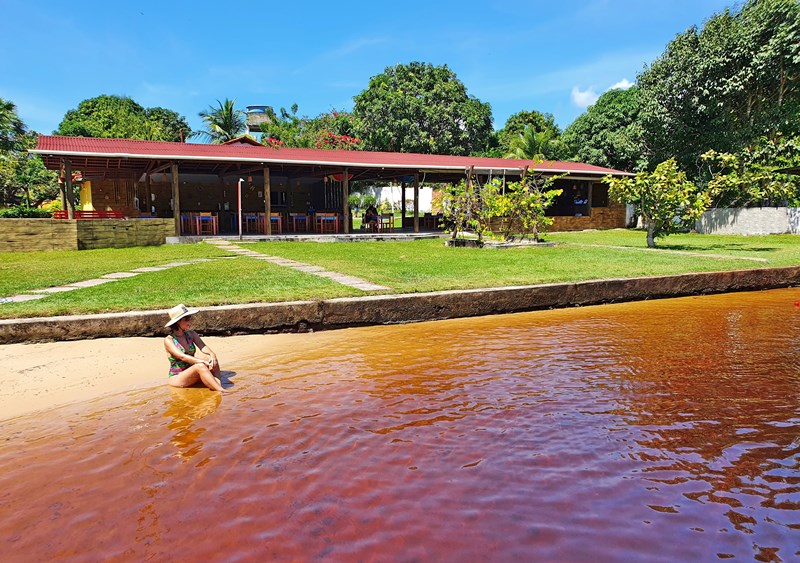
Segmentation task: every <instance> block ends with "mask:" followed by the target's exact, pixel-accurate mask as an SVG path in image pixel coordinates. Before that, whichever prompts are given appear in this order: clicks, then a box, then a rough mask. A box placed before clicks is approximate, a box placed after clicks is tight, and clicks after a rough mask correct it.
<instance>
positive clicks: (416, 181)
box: [414, 173, 419, 233]
mask: <svg viewBox="0 0 800 563" xmlns="http://www.w3.org/2000/svg"><path fill="white" fill-rule="evenodd" d="M414 232H415V233H418V232H419V174H418V173H415V174H414Z"/></svg>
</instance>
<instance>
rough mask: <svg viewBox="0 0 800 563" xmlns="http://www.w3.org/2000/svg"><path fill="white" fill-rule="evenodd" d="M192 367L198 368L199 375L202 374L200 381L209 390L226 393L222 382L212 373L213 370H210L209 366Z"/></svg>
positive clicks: (198, 365) (197, 365)
mask: <svg viewBox="0 0 800 563" xmlns="http://www.w3.org/2000/svg"><path fill="white" fill-rule="evenodd" d="M192 367H197V368H199V369H198V373H199V374H200V379H201V380H202V382H203V383H204V384H205V386H206V387H208V388H209V389H213V390H214V391H224V390H225V389H224V388H223V387H222V382H220V380H219V379H218V378H217V377H215V376H214V374H213V373H211V370H210V369H208V366H207V365H205V364H195V365H194V366H192Z"/></svg>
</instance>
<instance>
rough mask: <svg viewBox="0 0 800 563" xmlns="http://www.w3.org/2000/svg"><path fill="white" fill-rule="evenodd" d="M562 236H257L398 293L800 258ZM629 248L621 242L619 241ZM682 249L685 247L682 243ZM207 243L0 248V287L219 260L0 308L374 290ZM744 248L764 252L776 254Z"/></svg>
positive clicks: (681, 240) (109, 307) (286, 253)
mask: <svg viewBox="0 0 800 563" xmlns="http://www.w3.org/2000/svg"><path fill="white" fill-rule="evenodd" d="M547 240H548V241H551V242H557V243H558V244H557V245H556V246H552V247H550V246H538V247H523V248H503V249H491V248H484V249H468V248H446V247H445V246H444V242H443V241H442V240H441V239H426V240H416V241H403V242H356V243H326V244H320V243H311V242H271V243H250V244H246V247H247V248H249V249H252V250H255V251H257V252H261V253H263V254H268V255H272V256H282V257H286V258H291V259H294V260H298V261H300V262H305V263H308V264H314V265H318V266H322V267H324V268H326V269H329V270H333V271H337V272H340V273H343V274H349V275H354V276H358V277H360V278H363V279H365V280H368V281H371V282H374V283H377V284H380V285H384V286H387V287H390V288H391V290H389V292H390V293H400V292H424V291H434V290H444V289H458V288H479V287H499V286H510V285H526V284H536V283H548V282H563V281H580V280H589V279H601V278H619V277H637V276H653V275H668V274H678V273H686V272H705V271H716V270H733V269H746V268H763V267H769V266H786V265H800V244H798V243H800V236H796V235H779V236H759V237H738V236H710V235H696V234H686V235H673V236H670V237H668V238H667V239H664V240H662V241H659V244H660V247H661V248H659V249H656V250H647V249H646V243H645V235H644V233H643V232H641V231H627V230H614V231H591V232H588V231H587V232H580V233H553V234H551V235H548V236H547ZM620 247H621V248H620ZM673 251H679V252H673ZM226 254H227V253H226V252H225V251H222V250H220V249H218V248H217V247H215V246H213V245H209V244H194V245H174V246H161V247H146V248H129V249H106V250H94V251H64V252H37V253H0V297H2V296H8V295H14V294H17V293H23V292H25V291H26V290H31V289H37V288H45V287H49V286H54V285H60V284H64V283H69V282H74V281H80V280H84V279H89V278H95V277H98V276H100V275H102V274H106V273H111V272H120V271H128V270H131V269H134V268H138V267H142V266H156V265H161V264H166V263H169V262H174V261H180V260H187V259H192V258H212V259H213V260H211V261H210V262H203V263H198V264H193V265H190V266H181V267H177V268H172V269H169V270H165V271H162V272H150V273H144V274H140V275H139V276H136V277H133V278H127V279H123V280H119V281H115V282H112V283H108V284H104V285H100V286H96V287H91V288H85V289H79V290H76V291H71V292H65V293H56V294H52V295H48V296H47V297H45V298H43V299H39V300H36V301H28V302H23V303H2V304H0V318H9V317H27V316H39V315H60V314H70V313H91V312H105V311H125V310H145V309H156V308H166V307H170V306H172V305H174V304H175V303H179V302H183V303H186V304H189V305H193V306H204V305H218V304H229V303H249V302H277V301H293V300H299V299H326V298H331V297H337V296H353V295H364V294H365V293H364V292H362V291H360V290H356V289H353V288H349V287H346V286H342V285H339V284H336V283H334V282H332V281H331V280H328V279H326V278H321V277H318V276H314V275H311V274H306V273H302V272H297V271H295V270H292V269H290V268H285V267H280V266H276V265H273V264H270V263H268V262H264V261H261V260H255V259H253V258H248V257H244V256H237V257H229V258H223V256H225V255H226ZM742 258H762V259H766V260H768V263H763V262H756V261H752V260H746V259H742Z"/></svg>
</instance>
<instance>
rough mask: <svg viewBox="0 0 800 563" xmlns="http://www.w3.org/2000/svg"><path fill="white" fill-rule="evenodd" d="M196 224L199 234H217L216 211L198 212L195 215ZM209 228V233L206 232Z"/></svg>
mask: <svg viewBox="0 0 800 563" xmlns="http://www.w3.org/2000/svg"><path fill="white" fill-rule="evenodd" d="M195 225H196V227H197V233H196V234H198V235H204V234H209V235H216V234H217V214H216V213H206V212H202V213H198V214H197V215H195ZM206 230H208V233H206Z"/></svg>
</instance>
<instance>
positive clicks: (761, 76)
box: [637, 0, 800, 177]
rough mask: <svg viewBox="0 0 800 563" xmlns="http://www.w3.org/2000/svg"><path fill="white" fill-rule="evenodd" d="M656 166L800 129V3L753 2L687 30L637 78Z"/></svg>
mask: <svg viewBox="0 0 800 563" xmlns="http://www.w3.org/2000/svg"><path fill="white" fill-rule="evenodd" d="M637 83H638V84H639V87H640V89H641V114H640V116H641V124H642V128H643V136H644V141H645V144H646V146H647V147H648V150H649V153H650V154H649V157H650V161H651V163H652V162H660V161H662V160H665V159H667V158H670V157H673V156H674V157H675V158H677V160H678V162H679V164H680V166H681V167H682V168H683V169H685V170H687V171H689V172H690V173H691V175H692V176H694V177H699V176H700V174H701V173H702V171H703V165H702V162H701V158H700V155H701V154H703V153H705V152H706V151H708V150H709V149H713V150H716V151H720V152H734V153H735V152H738V151H740V150H742V149H743V148H744V147H747V146H749V145H752V144H755V143H756V142H757V140H758V139H759V138H760V137H762V136H766V137H769V138H774V137H775V136H776V135H778V134H783V135H785V136H787V137H789V136H793V135H796V134H797V133H798V130H799V129H800V2H798V1H797V0H749V1H748V2H747V3H745V4H744V6H742V8H741V9H740V10H739V11H738V12H737V11H731V10H725V11H724V12H723V13H721V14H715V15H714V16H712V17H711V18H710V19H709V20H708V21H707V22H706V23H705V25H704V27H703V28H702V29H700V30H698V29H697V28H696V27H692V28H690V29H688V30H687V31H686V32H684V33H682V34H680V35H678V36H677V37H676V38H675V39H674V40H672V41H671V42H670V43H669V44H668V45H667V48H666V51H665V52H664V53H663V54H662V55H661V56H660V57H659V58H658V59H656V60H655V61H654V62H653V64H652V65H650V66H649V67H648V68H646V69H645V70H644V71H643V72H642V73H641V74H640V75H639V77H638V79H637Z"/></svg>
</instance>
